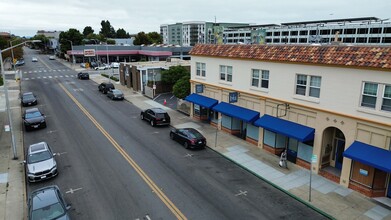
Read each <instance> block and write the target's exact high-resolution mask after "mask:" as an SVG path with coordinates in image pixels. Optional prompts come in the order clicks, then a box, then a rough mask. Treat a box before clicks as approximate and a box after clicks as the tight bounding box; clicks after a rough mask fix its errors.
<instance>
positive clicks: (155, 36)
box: [148, 31, 163, 44]
mask: <svg viewBox="0 0 391 220" xmlns="http://www.w3.org/2000/svg"><path fill="white" fill-rule="evenodd" d="M148 37H149V40H150V41H151V42H152V43H154V44H161V43H162V42H163V37H162V36H161V35H160V34H159V33H158V32H156V31H154V32H150V33H148Z"/></svg>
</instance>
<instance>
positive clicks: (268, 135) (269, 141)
mask: <svg viewBox="0 0 391 220" xmlns="http://www.w3.org/2000/svg"><path fill="white" fill-rule="evenodd" d="M263 143H264V144H266V145H268V146H270V147H276V133H274V132H271V131H268V130H266V129H264V132H263Z"/></svg>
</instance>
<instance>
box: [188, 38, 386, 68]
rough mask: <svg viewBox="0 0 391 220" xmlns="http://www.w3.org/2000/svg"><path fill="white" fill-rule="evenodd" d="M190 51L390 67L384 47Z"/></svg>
mask: <svg viewBox="0 0 391 220" xmlns="http://www.w3.org/2000/svg"><path fill="white" fill-rule="evenodd" d="M190 54H191V55H193V56H216V57H226V58H234V59H255V60H261V61H276V62H291V63H308V64H321V65H322V64H327V65H340V66H348V67H370V68H379V69H382V70H391V47H386V46H345V45H327V46H314V45H215V44H197V45H195V46H194V47H193V48H192V49H191V51H190Z"/></svg>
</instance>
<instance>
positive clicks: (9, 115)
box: [0, 40, 41, 160]
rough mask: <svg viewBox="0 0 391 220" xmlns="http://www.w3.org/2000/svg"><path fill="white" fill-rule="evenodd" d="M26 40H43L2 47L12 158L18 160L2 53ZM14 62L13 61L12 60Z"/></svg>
mask: <svg viewBox="0 0 391 220" xmlns="http://www.w3.org/2000/svg"><path fill="white" fill-rule="evenodd" d="M26 42H33V43H36V42H41V41H40V40H32V41H25V42H23V43H20V44H17V45H15V46H12V47H9V48H6V49H4V50H1V49H0V65H1V73H2V74H3V82H4V94H5V105H6V108H7V114H8V123H9V129H10V131H11V143H12V152H13V155H14V157H13V158H12V159H14V160H16V159H18V156H17V152H16V145H15V135H14V128H13V126H12V117H11V111H10V106H9V98H8V88H7V80H6V79H5V72H4V63H3V55H2V53H3V52H5V51H8V50H12V49H13V48H14V47H19V46H20V45H23V44H25V43H26ZM12 62H13V61H12Z"/></svg>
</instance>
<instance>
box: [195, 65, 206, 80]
mask: <svg viewBox="0 0 391 220" xmlns="http://www.w3.org/2000/svg"><path fill="white" fill-rule="evenodd" d="M196 76H200V77H206V63H202V62H196Z"/></svg>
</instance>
